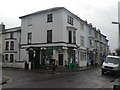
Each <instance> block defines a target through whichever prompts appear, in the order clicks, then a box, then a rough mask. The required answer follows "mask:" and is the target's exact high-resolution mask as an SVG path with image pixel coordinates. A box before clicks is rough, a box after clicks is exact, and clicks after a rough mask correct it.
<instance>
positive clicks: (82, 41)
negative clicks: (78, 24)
mask: <svg viewBox="0 0 120 90" xmlns="http://www.w3.org/2000/svg"><path fill="white" fill-rule="evenodd" d="M80 40H81V46H82V47H84V46H85V38H84V37H83V36H81V39H80Z"/></svg>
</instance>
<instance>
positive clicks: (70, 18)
mask: <svg viewBox="0 0 120 90" xmlns="http://www.w3.org/2000/svg"><path fill="white" fill-rule="evenodd" d="M67 23H69V24H71V25H73V18H72V17H71V16H69V15H68V16H67Z"/></svg>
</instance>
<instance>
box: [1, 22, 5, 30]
mask: <svg viewBox="0 0 120 90" xmlns="http://www.w3.org/2000/svg"><path fill="white" fill-rule="evenodd" d="M4 30H5V25H4V24H3V22H1V24H0V32H4Z"/></svg>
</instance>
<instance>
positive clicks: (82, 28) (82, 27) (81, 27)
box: [80, 23, 84, 31]
mask: <svg viewBox="0 0 120 90" xmlns="http://www.w3.org/2000/svg"><path fill="white" fill-rule="evenodd" d="M80 29H81V30H83V31H84V25H83V24H82V23H80Z"/></svg>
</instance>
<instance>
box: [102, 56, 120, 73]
mask: <svg viewBox="0 0 120 90" xmlns="http://www.w3.org/2000/svg"><path fill="white" fill-rule="evenodd" d="M101 69H102V74H104V73H105V72H113V73H114V72H119V73H120V57H119V56H110V55H108V56H107V57H106V59H105V61H104V62H103V64H102V68H101Z"/></svg>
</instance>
